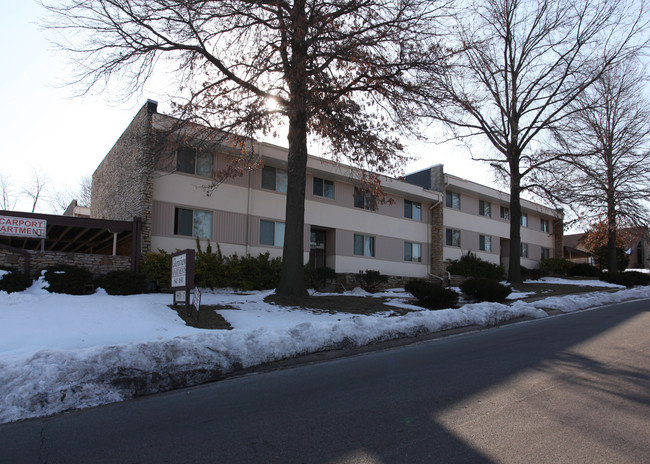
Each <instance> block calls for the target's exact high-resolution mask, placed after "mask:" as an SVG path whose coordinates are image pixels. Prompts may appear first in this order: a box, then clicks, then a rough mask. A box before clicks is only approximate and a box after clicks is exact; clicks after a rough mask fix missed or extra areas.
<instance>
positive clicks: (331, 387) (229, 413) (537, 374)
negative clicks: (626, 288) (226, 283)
mask: <svg viewBox="0 0 650 464" xmlns="http://www.w3.org/2000/svg"><path fill="white" fill-rule="evenodd" d="M649 310H650V301H648V300H643V301H637V302H630V303H623V304H618V305H612V306H608V307H604V308H599V309H596V310H591V311H583V312H579V313H573V314H568V315H561V316H556V317H549V318H546V319H542V320H535V321H530V322H523V323H518V324H512V325H506V326H502V327H498V328H492V329H489V330H483V331H478V332H472V333H467V334H463V335H456V336H451V337H447V338H441V339H434V340H430V341H426V342H420V343H417V344H414V345H409V346H403V347H399V348H393V349H389V350H384V351H377V352H372V353H367V354H361V355H356V356H351V357H347V358H341V359H337V360H333V361H327V362H323V363H315V364H309V365H303V366H298V367H294V368H289V369H284V370H278V371H274V372H265V373H258V374H251V375H247V376H242V377H236V378H231V379H228V380H225V381H221V382H217V383H213V384H209V385H204V386H200V387H196V388H191V389H187V390H181V391H175V392H170V393H166V394H161V395H156V396H151V397H146V398H140V399H137V400H134V401H128V402H124V403H119V404H114V405H109V406H104V407H100V408H96V409H92V410H85V411H79V412H74V413H70V414H66V415H61V416H56V417H52V418H47V419H35V420H29V421H24V422H18V423H13V424H5V425H2V426H0V462H1V463H3V464H11V463H48V464H58V463H61V464H63V463H65V464H72V463H93V464H96V463H368V464H394V463H438V462H439V463H455V462H458V463H461V462H462V463H474V462H495V463H496V462H499V463H533V462H535V463H540V462H543V463H551V462H552V463H587V462H588V463H592V464H593V463H614V462H616V463H642V462H646V463H647V462H650V458H649V456H650V311H649Z"/></svg>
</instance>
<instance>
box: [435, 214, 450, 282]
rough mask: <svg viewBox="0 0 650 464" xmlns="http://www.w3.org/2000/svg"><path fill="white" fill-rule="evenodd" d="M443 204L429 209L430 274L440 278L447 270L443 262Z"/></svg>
mask: <svg viewBox="0 0 650 464" xmlns="http://www.w3.org/2000/svg"><path fill="white" fill-rule="evenodd" d="M443 211H444V203H442V202H440V203H438V204H437V205H436V206H434V207H433V208H432V209H431V273H432V274H435V275H438V276H442V275H443V274H444V272H445V270H446V269H447V266H446V265H445V263H444V262H443V244H444V238H445V237H444V232H445V226H444V224H443Z"/></svg>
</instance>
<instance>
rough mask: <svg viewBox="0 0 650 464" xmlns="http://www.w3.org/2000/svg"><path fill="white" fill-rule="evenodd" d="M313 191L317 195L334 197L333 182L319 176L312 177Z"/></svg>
mask: <svg viewBox="0 0 650 464" xmlns="http://www.w3.org/2000/svg"><path fill="white" fill-rule="evenodd" d="M313 193H314V195H315V196H317V197H323V198H331V199H334V182H332V181H331V180H327V179H321V178H320V177H314V190H313Z"/></svg>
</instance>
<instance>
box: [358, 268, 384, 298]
mask: <svg viewBox="0 0 650 464" xmlns="http://www.w3.org/2000/svg"><path fill="white" fill-rule="evenodd" d="M356 278H357V283H358V284H359V285H360V286H361V288H363V289H364V290H365V291H366V292H369V293H375V292H376V291H377V290H379V287H380V286H381V285H382V284H385V283H386V282H388V276H385V275H382V274H381V272H379V271H372V270H366V271H365V272H364V271H361V272H359V274H357V276H356Z"/></svg>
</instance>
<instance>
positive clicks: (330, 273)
mask: <svg viewBox="0 0 650 464" xmlns="http://www.w3.org/2000/svg"><path fill="white" fill-rule="evenodd" d="M335 280H336V271H335V270H334V269H332V268H331V267H317V268H316V269H312V267H311V264H306V265H305V285H306V286H307V287H308V288H316V289H318V288H322V287H326V286H327V282H328V281H332V282H333V281H335Z"/></svg>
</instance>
